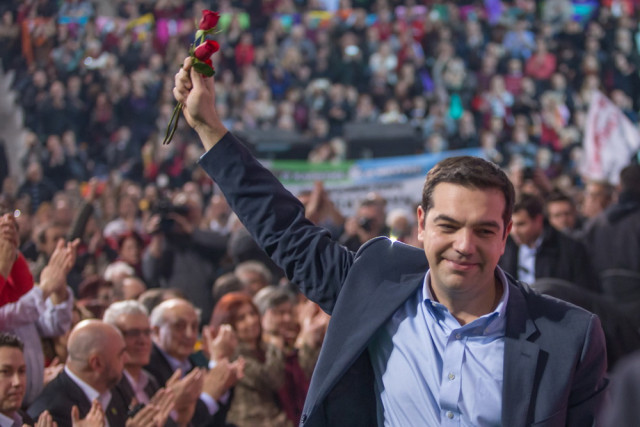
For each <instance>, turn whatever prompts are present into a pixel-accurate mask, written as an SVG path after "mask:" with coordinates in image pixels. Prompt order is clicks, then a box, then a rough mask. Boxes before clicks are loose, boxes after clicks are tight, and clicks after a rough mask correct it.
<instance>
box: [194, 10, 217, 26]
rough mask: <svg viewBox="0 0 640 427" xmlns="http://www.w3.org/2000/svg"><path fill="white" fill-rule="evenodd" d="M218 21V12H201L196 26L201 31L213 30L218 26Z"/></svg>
mask: <svg viewBox="0 0 640 427" xmlns="http://www.w3.org/2000/svg"><path fill="white" fill-rule="evenodd" d="M219 20H220V14H219V13H218V12H211V11H210V10H203V11H202V19H200V24H198V28H200V29H201V30H202V31H207V30H210V29H212V28H215V26H216V25H218V21H219Z"/></svg>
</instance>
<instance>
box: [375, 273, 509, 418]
mask: <svg viewBox="0 0 640 427" xmlns="http://www.w3.org/2000/svg"><path fill="white" fill-rule="evenodd" d="M496 275H497V277H498V279H499V280H500V282H501V283H502V285H503V289H504V292H503V293H502V297H501V299H500V301H499V303H498V305H497V306H496V308H495V310H494V311H492V312H491V313H488V314H486V315H484V316H482V317H480V318H478V319H476V320H474V321H473V322H471V323H468V324H466V325H464V326H460V323H458V321H457V320H456V319H455V318H454V317H453V316H452V315H451V313H450V312H449V310H447V308H446V307H445V306H444V305H442V304H440V303H438V302H436V301H435V300H434V298H433V297H432V295H431V291H430V286H429V284H430V275H429V272H427V275H426V277H425V280H424V285H423V286H422V287H421V288H420V289H419V290H418V291H417V292H416V293H415V295H414V296H413V297H411V298H409V299H408V300H407V301H406V302H405V303H404V304H403V305H402V306H401V307H400V308H399V309H398V310H397V311H396V312H395V313H394V315H393V316H392V317H391V318H390V319H389V320H388V321H387V322H386V324H385V325H383V327H382V328H380V330H379V331H378V332H377V333H376V335H375V336H374V337H373V339H372V341H371V342H370V343H369V354H370V357H371V363H372V365H373V371H374V374H375V388H376V390H375V391H376V396H377V399H378V405H377V406H378V425H380V426H382V425H385V426H402V427H407V426H438V425H441V426H499V425H501V422H500V421H501V414H502V380H503V363H504V333H505V327H506V307H507V301H508V299H509V286H508V284H507V279H506V277H505V275H504V273H503V272H502V270H500V269H499V268H497V269H496Z"/></svg>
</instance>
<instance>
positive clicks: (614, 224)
mask: <svg viewBox="0 0 640 427" xmlns="http://www.w3.org/2000/svg"><path fill="white" fill-rule="evenodd" d="M620 187H621V189H620V195H619V196H618V202H617V203H614V204H613V205H610V206H609V207H608V208H607V209H605V210H604V212H602V213H601V214H600V215H598V216H597V217H595V218H594V219H593V220H591V221H590V222H589V223H587V225H586V226H585V232H584V236H583V237H584V241H585V243H586V244H587V247H588V249H589V252H590V253H591V257H592V259H593V264H594V266H595V270H596V273H597V274H601V273H602V272H604V271H605V270H608V269H624V270H629V271H630V272H635V273H640V164H637V163H636V164H632V165H629V166H627V167H625V168H624V169H622V171H621V172H620ZM639 283H640V282H639Z"/></svg>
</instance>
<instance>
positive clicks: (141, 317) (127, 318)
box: [116, 313, 149, 326]
mask: <svg viewBox="0 0 640 427" xmlns="http://www.w3.org/2000/svg"><path fill="white" fill-rule="evenodd" d="M116 322H117V323H118V325H121V326H127V325H129V324H131V323H140V324H142V323H144V324H149V317H148V316H147V315H146V314H144V313H124V314H121V315H120V316H118V319H117V321H116Z"/></svg>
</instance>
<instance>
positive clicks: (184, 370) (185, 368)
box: [158, 347, 192, 376]
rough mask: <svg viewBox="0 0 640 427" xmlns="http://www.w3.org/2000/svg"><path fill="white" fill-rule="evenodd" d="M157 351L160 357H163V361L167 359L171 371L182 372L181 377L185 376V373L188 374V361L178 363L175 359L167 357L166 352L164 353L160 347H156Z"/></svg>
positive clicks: (189, 366)
mask: <svg viewBox="0 0 640 427" xmlns="http://www.w3.org/2000/svg"><path fill="white" fill-rule="evenodd" d="M158 350H160V353H162V355H163V356H164V357H165V359H167V362H169V366H171V370H172V371H175V370H176V369H181V370H182V376H184V375H186V374H187V372H189V371H190V370H191V367H192V366H191V362H190V361H189V359H186V360H183V361H180V360H178V359H176V358H175V357H172V356H169V354H167V352H165V351H164V350H163V349H161V348H160V347H158Z"/></svg>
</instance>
